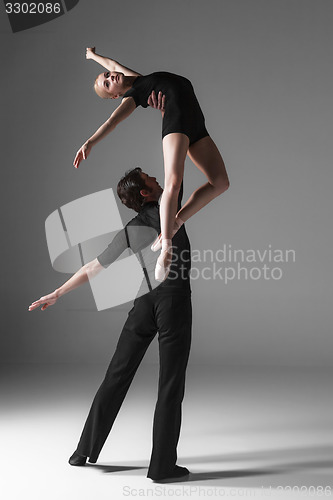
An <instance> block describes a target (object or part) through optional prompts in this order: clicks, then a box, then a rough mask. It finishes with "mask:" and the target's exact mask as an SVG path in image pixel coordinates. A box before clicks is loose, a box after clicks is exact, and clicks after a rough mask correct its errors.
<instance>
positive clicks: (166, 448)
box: [77, 288, 192, 479]
mask: <svg viewBox="0 0 333 500" xmlns="http://www.w3.org/2000/svg"><path fill="white" fill-rule="evenodd" d="M191 328H192V306H191V294H190V292H188V291H186V292H184V291H179V290H177V289H176V290H174V291H173V292H172V293H171V292H167V293H166V291H165V290H163V291H162V290H159V289H158V288H156V289H155V290H153V291H151V292H150V293H147V294H146V295H144V296H142V297H139V298H137V299H135V301H134V306H133V308H132V309H131V311H130V312H129V315H128V318H127V320H126V323H125V325H124V328H123V330H122V332H121V335H120V337H119V340H118V343H117V347H116V350H115V353H114V355H113V357H112V360H111V363H110V365H109V367H108V370H107V372H106V375H105V379H104V381H103V382H102V384H101V386H100V388H99V389H98V391H97V394H96V396H95V398H94V401H93V403H92V406H91V409H90V412H89V415H88V418H87V420H86V423H85V426H84V429H83V432H82V435H81V438H80V441H79V444H78V447H77V452H78V453H79V454H81V455H85V456H87V457H89V461H90V462H93V463H94V462H96V460H97V458H98V456H99V454H100V451H101V449H102V447H103V445H104V443H105V440H106V438H107V437H108V434H109V432H110V430H111V427H112V425H113V422H114V420H115V418H116V416H117V414H118V411H119V409H120V407H121V404H122V402H123V400H124V398H125V396H126V393H127V391H128V389H129V387H130V384H131V382H132V380H133V377H134V375H135V373H136V370H137V368H138V366H139V365H140V362H141V360H142V358H143V356H144V354H145V352H146V350H147V348H148V346H149V344H150V342H151V341H152V340H153V338H154V337H155V335H156V333H157V332H158V342H159V358H160V371H159V384H158V398H157V403H156V408H155V414H154V424H153V449H152V455H151V459H150V464H149V469H148V477H150V478H152V479H158V478H160V477H167V476H168V475H170V473H171V472H172V470H173V469H174V466H175V464H176V460H177V443H178V439H179V433H180V425H181V404H182V400H183V397H184V389H185V372H186V366H187V362H188V357H189V352H190V344H191Z"/></svg>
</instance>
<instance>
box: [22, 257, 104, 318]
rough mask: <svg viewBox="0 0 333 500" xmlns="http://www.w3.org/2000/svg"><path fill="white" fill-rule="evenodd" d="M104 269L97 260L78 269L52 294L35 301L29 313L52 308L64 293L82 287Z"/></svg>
mask: <svg viewBox="0 0 333 500" xmlns="http://www.w3.org/2000/svg"><path fill="white" fill-rule="evenodd" d="M102 269H104V267H103V266H102V265H101V264H100V263H99V261H98V260H97V259H94V260H92V261H91V262H88V263H87V264H85V265H84V266H83V267H81V269H79V270H78V271H77V272H76V273H75V274H73V276H72V277H71V278H69V280H68V281H66V282H65V283H64V284H63V285H61V286H60V287H59V288H57V289H56V290H54V292H52V293H49V294H48V295H44V296H43V297H41V298H40V299H38V300H36V301H35V302H33V303H32V304H31V305H30V306H29V311H33V310H34V309H37V307H40V306H41V309H42V311H44V310H45V309H46V308H47V307H49V306H53V305H54V304H55V303H56V302H57V300H58V299H59V298H60V297H62V296H63V295H65V293H68V292H71V291H72V290H74V289H75V288H78V287H79V286H81V285H83V284H84V283H86V282H87V281H88V279H89V278H93V277H94V276H96V274H98V273H99V272H100V271H101V270H102Z"/></svg>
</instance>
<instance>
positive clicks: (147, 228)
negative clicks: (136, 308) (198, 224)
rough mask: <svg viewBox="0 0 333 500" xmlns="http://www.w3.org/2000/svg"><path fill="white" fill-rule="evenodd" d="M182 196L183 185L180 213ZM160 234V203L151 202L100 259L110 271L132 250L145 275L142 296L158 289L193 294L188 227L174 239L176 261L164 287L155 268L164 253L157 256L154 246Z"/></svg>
mask: <svg viewBox="0 0 333 500" xmlns="http://www.w3.org/2000/svg"><path fill="white" fill-rule="evenodd" d="M182 196H183V185H182V186H181V189H180V192H179V197H178V210H179V209H180V207H181V200H182ZM160 232H161V227H160V214H159V205H158V202H147V203H145V204H144V205H143V206H142V208H141V210H140V212H139V213H138V215H137V216H136V217H134V218H133V219H132V220H130V221H129V222H128V224H126V226H125V228H124V229H122V230H120V231H119V232H118V233H117V234H116V236H115V237H114V238H113V240H112V241H111V243H110V244H109V245H108V247H107V248H106V249H105V250H104V251H103V252H102V253H101V254H100V255H99V256H98V257H97V259H98V261H99V263H100V264H101V265H102V266H103V267H108V266H109V265H110V264H112V262H114V261H115V260H116V259H117V258H118V257H119V256H120V255H121V254H122V253H123V252H124V250H126V248H130V249H131V250H132V252H133V253H135V254H136V255H137V256H138V258H139V261H140V264H141V266H142V268H143V272H144V281H143V283H142V286H141V288H140V292H139V295H142V294H143V293H147V292H149V291H151V290H153V289H155V288H157V287H158V290H159V291H160V292H163V293H164V292H165V293H170V292H171V293H175V292H190V269H191V248H190V242H189V239H188V237H187V233H186V230H185V227H184V225H183V226H182V227H181V228H180V229H179V231H177V233H176V234H175V236H174V237H173V239H172V247H173V248H172V249H173V257H172V264H171V269H170V273H169V276H168V278H167V279H166V280H165V281H163V283H159V282H157V281H156V280H155V277H154V271H155V265H156V260H157V258H158V256H159V254H160V252H159V251H158V252H153V251H152V250H151V249H150V246H151V244H152V242H153V241H154V240H155V238H156V237H157V235H159V234H160Z"/></svg>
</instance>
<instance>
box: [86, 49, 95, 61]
mask: <svg viewBox="0 0 333 500" xmlns="http://www.w3.org/2000/svg"><path fill="white" fill-rule="evenodd" d="M95 50H96V47H88V48H86V59H93V58H94V54H95Z"/></svg>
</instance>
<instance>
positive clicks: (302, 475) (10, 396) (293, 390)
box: [0, 364, 333, 500]
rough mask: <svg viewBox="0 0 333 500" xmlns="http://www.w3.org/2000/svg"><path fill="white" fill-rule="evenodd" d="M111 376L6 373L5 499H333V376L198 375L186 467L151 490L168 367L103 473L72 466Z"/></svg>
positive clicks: (191, 393)
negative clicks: (184, 475)
mask: <svg viewBox="0 0 333 500" xmlns="http://www.w3.org/2000/svg"><path fill="white" fill-rule="evenodd" d="M106 368H107V367H106V366H102V365H86V366H83V365H79V364H77V365H61V364H57V365H37V364H36V365H31V364H27V365H3V366H2V367H1V454H0V461H1V465H0V474H1V481H0V498H1V499H2V500H21V499H22V500H23V499H24V500H30V499H33V500H60V499H61V500H88V499H89V500H91V499H98V500H111V499H112V500H118V499H119V500H120V499H123V498H135V497H140V498H170V497H171V498H172V497H178V498H191V499H193V500H194V499H201V498H207V497H210V498H238V497H241V498H244V497H245V498H247V497H260V498H272V497H273V498H274V497H278V498H286V499H287V498H314V497H318V498H326V497H330V496H333V495H332V492H333V397H332V387H333V384H332V381H333V372H330V371H324V370H318V369H297V370H296V369H291V368H269V367H265V368H261V369H253V368H244V367H243V368H237V367H232V368H227V367H225V368H223V369H221V368H219V367H214V366H210V367H207V366H198V365H194V366H193V365H190V367H189V369H188V374H187V388H186V395H185V400H184V404H183V425H182V432H181V437H180V442H179V447H178V457H179V458H178V464H179V465H184V466H187V467H188V468H189V469H190V471H191V474H190V476H189V478H188V479H187V480H186V481H181V482H177V483H168V484H158V483H153V482H152V481H151V480H150V479H147V477H146V474H147V467H148V463H149V457H150V450H151V427H152V419H153V411H154V404H155V400H156V391H157V377H158V367H157V366H156V365H142V366H141V367H140V369H139V371H138V373H137V376H136V378H135V379H134V382H133V384H132V386H131V388H130V391H129V393H128V395H127V398H126V400H125V403H124V405H123V407H122V409H121V411H120V413H119V415H118V417H117V420H116V422H115V425H114V427H113V429H112V431H111V434H110V436H109V438H108V440H107V442H106V445H105V447H104V448H103V450H102V453H101V455H100V459H99V461H98V462H97V463H96V464H87V465H86V466H85V467H71V466H70V465H69V464H68V463H67V460H68V457H69V456H70V455H71V454H72V452H73V451H74V450H75V448H76V444H77V441H78V439H79V437H80V433H81V430H82V426H83V424H84V421H85V418H86V416H87V413H88V410H89V408H90V404H91V402H92V399H93V396H94V394H95V392H96V390H97V388H98V386H99V384H100V382H101V380H102V378H103V376H104V372H105V370H106Z"/></svg>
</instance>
